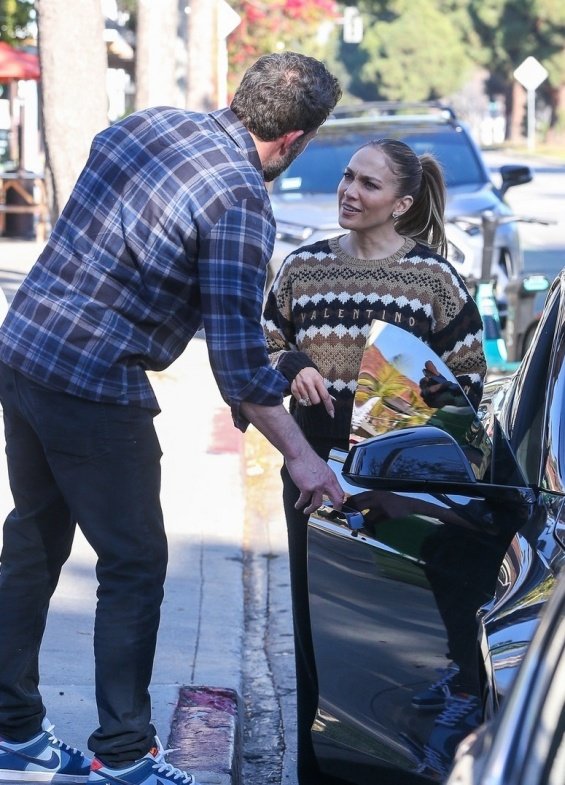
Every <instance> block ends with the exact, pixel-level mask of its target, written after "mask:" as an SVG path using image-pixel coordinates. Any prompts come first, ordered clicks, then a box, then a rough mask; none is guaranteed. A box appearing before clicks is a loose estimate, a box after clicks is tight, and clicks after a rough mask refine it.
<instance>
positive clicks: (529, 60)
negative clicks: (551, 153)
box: [514, 57, 548, 150]
mask: <svg viewBox="0 0 565 785" xmlns="http://www.w3.org/2000/svg"><path fill="white" fill-rule="evenodd" d="M547 77H548V72H547V70H546V69H545V68H544V67H543V65H542V64H541V63H540V62H539V60H536V58H535V57H526V59H525V60H524V61H523V62H522V63H521V64H520V65H519V66H518V68H516V70H515V71H514V78H515V79H517V81H518V82H520V84H521V85H522V86H523V87H525V88H526V91H527V94H528V149H529V150H533V149H534V147H535V133H536V89H537V88H538V87H539V86H540V84H541V83H542V82H545V80H546V79H547Z"/></svg>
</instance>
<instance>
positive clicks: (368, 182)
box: [337, 147, 401, 231]
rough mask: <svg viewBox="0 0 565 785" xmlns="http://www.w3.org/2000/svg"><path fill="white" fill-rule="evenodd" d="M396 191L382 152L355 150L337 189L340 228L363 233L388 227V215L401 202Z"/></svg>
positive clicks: (370, 148) (378, 150) (370, 149)
mask: <svg viewBox="0 0 565 785" xmlns="http://www.w3.org/2000/svg"><path fill="white" fill-rule="evenodd" d="M396 187H397V183H396V178H395V176H394V174H393V173H392V171H391V170H390V168H389V165H388V162H387V159H386V157H385V155H384V153H383V152H382V150H380V149H379V148H378V147H363V148H361V150H358V151H357V152H356V153H355V154H354V155H353V157H352V158H351V160H350V162H349V164H348V165H347V166H346V167H345V171H344V173H343V177H342V178H341V181H340V183H339V185H338V188H337V198H338V207H339V224H340V226H342V227H343V228H344V229H350V230H353V231H366V230H370V229H375V228H377V227H379V226H382V225H385V224H389V223H391V222H392V213H393V212H394V210H395V209H396V207H397V206H398V205H399V204H400V202H401V200H400V199H399V198H398V196H397V195H396Z"/></svg>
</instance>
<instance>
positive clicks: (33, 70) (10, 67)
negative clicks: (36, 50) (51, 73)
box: [0, 41, 40, 82]
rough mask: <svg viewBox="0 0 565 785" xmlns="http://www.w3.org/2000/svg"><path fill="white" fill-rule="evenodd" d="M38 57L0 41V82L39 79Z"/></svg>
mask: <svg viewBox="0 0 565 785" xmlns="http://www.w3.org/2000/svg"><path fill="white" fill-rule="evenodd" d="M39 76H40V71H39V58H38V57H37V55H34V54H31V53H29V52H24V51H23V49H17V48H16V47H15V46H11V45H10V44H7V43H6V42H5V41H0V82H12V81H14V80H15V79H34V80H37V79H39Z"/></svg>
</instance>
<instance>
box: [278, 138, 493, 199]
mask: <svg viewBox="0 0 565 785" xmlns="http://www.w3.org/2000/svg"><path fill="white" fill-rule="evenodd" d="M382 136H393V137H395V138H397V139H401V140H402V141H404V142H406V144H409V145H410V147H412V149H413V150H414V152H416V153H417V154H418V155H421V154H422V153H433V154H434V155H435V156H436V157H437V159H438V160H439V161H440V163H441V164H442V167H443V169H444V175H445V180H446V184H447V187H448V188H450V187H455V186H468V187H469V186H475V187H477V188H478V187H480V186H481V185H483V184H484V182H485V180H486V178H485V174H484V170H483V169H482V167H481V163H480V161H479V159H478V157H477V153H476V151H475V149H474V147H473V145H472V144H471V142H470V140H469V138H468V137H467V135H466V133H465V132H464V131H463V130H462V129H455V128H453V127H451V126H449V127H448V128H445V129H441V130H437V131H428V132H425V133H424V132H421V133H417V132H409V131H403V132H398V130H397V131H395V132H392V131H391V129H390V128H388V129H378V128H377V129H375V128H374V129H372V130H368V129H367V130H363V131H359V130H355V131H351V130H347V129H343V131H341V132H340V133H339V134H338V133H335V132H332V133H331V134H330V133H327V134H324V133H322V132H321V133H320V134H318V136H317V137H316V138H315V139H313V140H312V141H311V142H310V144H309V145H308V147H307V148H306V150H305V151H304V152H303V153H301V155H300V156H298V158H296V159H295V160H294V161H293V163H292V164H291V165H290V166H289V167H288V169H287V170H286V171H285V172H284V174H283V175H281V176H280V177H279V178H277V180H275V182H274V184H273V193H275V194H306V193H323V194H335V192H336V190H337V186H338V183H339V181H340V179H341V175H342V172H343V170H344V168H345V167H346V166H347V164H348V163H349V160H350V159H351V156H352V155H353V153H354V152H355V151H356V150H358V149H359V147H361V146H362V145H363V144H366V143H367V142H370V141H371V140H373V139H378V138H379V137H382Z"/></svg>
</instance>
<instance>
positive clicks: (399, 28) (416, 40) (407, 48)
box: [340, 0, 479, 101]
mask: <svg viewBox="0 0 565 785" xmlns="http://www.w3.org/2000/svg"><path fill="white" fill-rule="evenodd" d="M356 5H357V6H358V8H359V9H360V10H361V11H362V14H363V21H364V35H363V40H362V41H361V42H360V43H359V44H347V43H344V42H342V43H341V45H340V49H341V56H342V58H343V60H344V62H345V63H346V65H347V66H348V69H347V70H348V72H349V74H351V77H350V81H349V84H348V85H347V89H348V91H349V92H350V93H351V94H353V95H354V96H357V97H358V98H362V99H364V100H371V99H373V100H377V99H388V100H401V101H423V100H428V99H432V98H441V97H445V96H447V95H449V94H451V93H453V92H455V91H456V90H457V89H458V88H459V87H460V86H461V85H462V84H464V83H465V81H466V80H467V79H468V78H469V75H470V73H471V72H472V70H473V68H474V64H475V58H472V57H471V56H470V50H471V48H474V50H475V52H476V51H477V49H478V48H479V47H478V46H477V43H478V42H477V40H476V39H473V38H472V37H470V35H469V28H470V25H469V18H468V14H467V11H466V5H467V4H466V2H463V0H419V2H418V3H413V2H411V0H377V2H359V3H357V4H356Z"/></svg>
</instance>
